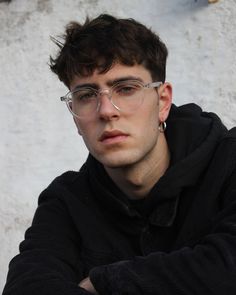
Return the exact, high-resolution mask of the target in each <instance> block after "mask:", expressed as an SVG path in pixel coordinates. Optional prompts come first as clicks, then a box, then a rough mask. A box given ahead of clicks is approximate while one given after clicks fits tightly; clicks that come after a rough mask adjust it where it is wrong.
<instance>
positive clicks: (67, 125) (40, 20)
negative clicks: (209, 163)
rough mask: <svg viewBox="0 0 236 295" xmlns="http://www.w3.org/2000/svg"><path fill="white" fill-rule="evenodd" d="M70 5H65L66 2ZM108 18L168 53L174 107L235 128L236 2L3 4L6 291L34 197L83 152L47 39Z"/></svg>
mask: <svg viewBox="0 0 236 295" xmlns="http://www.w3.org/2000/svg"><path fill="white" fill-rule="evenodd" d="M65 3H66V4H65ZM103 12H108V13H111V14H114V15H117V16H120V17H133V18H136V19H137V20H139V21H141V22H143V23H145V24H146V25H147V26H149V27H152V28H153V30H155V31H157V32H159V34H160V36H161V38H162V39H163V40H164V41H165V42H166V43H167V45H168V47H169V52H170V55H169V60H168V72H167V80H168V81H171V82H172V83H173V86H174V101H175V103H176V104H182V103H186V102H196V103H199V104H200V105H201V106H202V107H203V108H204V109H206V110H209V111H215V112H217V113H218V114H219V115H220V116H221V117H222V119H223V121H224V122H225V123H226V125H227V126H228V127H231V126H233V125H236V117H235V113H236V57H235V56H236V55H235V48H236V35H235V32H236V2H235V0H227V1H223V0H221V1H219V2H218V3H216V4H208V2H207V0H149V1H146V0H140V1H138V0H132V1H125V0H113V1H109V0H100V1H97V0H87V1H85V0H84V1H83V0H81V1H78V0H67V1H64V0H12V1H11V2H10V3H9V4H7V3H0V136H1V144H0V167H1V177H0V240H1V251H0V265H1V267H0V290H1V289H2V287H3V284H4V282H5V278H6V272H7V265H8V262H9V260H10V258H11V257H12V256H14V255H15V254H16V253H17V252H18V244H19V242H20V241H21V240H22V239H23V234H24V231H25V230H26V228H27V227H28V226H29V225H30V222H31V219H32V215H33V212H34V210H35V208H36V205H37V198H38V195H39V193H40V191H42V189H44V188H45V187H46V186H47V185H48V184H49V182H50V181H51V180H52V179H53V178H54V177H55V176H57V175H58V174H61V173H62V172H64V171H65V170H69V169H70V170H74V169H75V170H78V168H79V167H80V166H81V164H82V162H83V161H84V160H85V158H86V155H87V152H86V149H85V148H84V146H83V144H82V141H81V139H80V138H79V137H78V136H77V133H76V130H75V128H74V126H73V122H72V118H71V116H70V114H69V113H68V112H67V110H66V108H65V106H64V105H63V104H62V103H61V102H59V99H58V97H59V96H60V95H61V94H64V93H65V92H66V88H65V87H64V86H63V85H62V84H60V82H58V81H57V79H56V77H55V76H54V75H53V74H52V73H50V71H49V67H48V65H47V62H48V58H49V55H50V54H52V53H53V52H54V53H55V50H56V48H55V46H54V45H53V44H52V42H51V41H50V40H49V36H50V35H53V36H57V35H59V34H61V33H62V32H63V29H64V26H65V25H66V23H67V22H68V21H70V20H79V21H82V20H84V19H85V16H86V15H87V14H89V15H90V16H96V15H98V14H99V13H103Z"/></svg>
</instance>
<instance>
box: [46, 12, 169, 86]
mask: <svg viewBox="0 0 236 295" xmlns="http://www.w3.org/2000/svg"><path fill="white" fill-rule="evenodd" d="M63 40H64V42H63V43H61V42H60V41H59V40H56V39H54V38H53V41H54V42H55V43H56V44H57V45H58V47H59V52H58V55H57V56H56V58H52V57H50V68H51V70H52V71H53V72H54V73H56V74H57V75H58V77H59V79H60V80H61V81H63V82H64V83H65V85H66V86H67V87H69V85H70V83H71V81H72V79H73V78H74V76H75V75H81V76H88V75H91V74H92V73H93V72H94V70H95V69H97V70H99V72H100V73H105V72H107V71H108V70H109V69H110V68H111V67H112V65H114V63H116V62H119V63H121V64H124V65H128V66H132V65H135V64H142V65H143V66H144V67H145V68H146V69H147V70H149V71H150V73H151V76H152V79H153V80H158V81H162V82H164V81H165V75H166V58H167V55H168V51H167V48H166V46H165V44H164V43H163V42H162V41H161V40H160V38H159V37H158V36H157V35H156V34H154V33H153V32H152V31H151V30H150V29H148V28H147V27H145V26H144V25H142V24H140V23H139V22H137V21H135V20H133V19H117V18H115V17H113V16H111V15H107V14H102V15H100V16H98V17H97V18H95V19H93V20H90V19H89V18H87V19H86V21H85V23H84V24H82V25H81V24H79V23H77V22H71V23H69V24H68V25H67V27H66V32H65V35H64V36H63Z"/></svg>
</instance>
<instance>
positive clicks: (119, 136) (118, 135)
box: [99, 130, 128, 143]
mask: <svg viewBox="0 0 236 295" xmlns="http://www.w3.org/2000/svg"><path fill="white" fill-rule="evenodd" d="M127 136H128V134H126V133H124V132H122V131H120V130H111V131H104V132H103V133H102V135H101V136H100V138H99V141H101V142H103V143H115V142H119V141H122V140H124V139H125V138H126V137H127Z"/></svg>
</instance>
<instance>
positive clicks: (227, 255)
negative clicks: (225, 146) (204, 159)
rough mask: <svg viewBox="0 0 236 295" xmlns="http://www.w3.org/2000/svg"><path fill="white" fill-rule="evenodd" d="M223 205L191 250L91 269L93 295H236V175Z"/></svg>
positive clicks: (158, 254) (235, 174)
mask: <svg viewBox="0 0 236 295" xmlns="http://www.w3.org/2000/svg"><path fill="white" fill-rule="evenodd" d="M222 200H223V201H222V202H223V209H222V210H221V211H220V213H218V215H217V216H216V219H215V223H214V224H215V225H214V228H213V230H212V231H211V232H210V233H209V234H207V235H205V236H204V237H203V238H202V239H201V240H200V241H199V242H198V244H196V245H195V246H194V247H184V248H182V249H179V250H177V251H174V252H170V253H168V254H167V253H163V252H155V253H151V254H149V255H147V256H145V257H135V258H134V259H132V260H126V261H120V262H117V263H113V264H110V265H105V266H100V267H96V268H94V269H92V270H91V271H90V279H91V281H92V283H93V284H94V286H95V288H96V290H98V292H99V293H100V294H103V295H107V294H109V295H112V294H120V295H122V294H130V295H131V294H135V295H139V294H140V295H141V294H155V295H159V294H160V295H163V294H165V295H173V294H181V295H195V294H209V295H210V294H212V295H218V294H219V295H222V294H227V295H234V294H236V283H235V282H236V171H235V172H234V173H233V174H232V176H231V178H230V181H229V182H228V185H227V190H226V191H225V193H224V194H223V198H222ZM199 214H201V212H199Z"/></svg>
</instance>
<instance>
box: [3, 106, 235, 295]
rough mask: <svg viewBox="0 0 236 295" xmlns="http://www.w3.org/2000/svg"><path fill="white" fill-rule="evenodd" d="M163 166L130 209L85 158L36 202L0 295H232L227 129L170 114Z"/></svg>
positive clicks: (194, 115)
mask: <svg viewBox="0 0 236 295" xmlns="http://www.w3.org/2000/svg"><path fill="white" fill-rule="evenodd" d="M166 138H167V142H168V146H169V149H170V152H171V165H170V167H169V168H168V170H167V171H166V173H165V174H164V175H163V177H162V178H161V179H160V180H159V181H158V182H157V183H156V185H155V186H154V187H153V189H152V190H151V192H150V193H149V195H148V196H147V197H146V198H145V199H144V200H141V201H131V200H130V199H128V198H127V197H126V196H125V195H124V194H123V193H122V192H121V191H120V190H119V188H118V187H117V186H116V185H115V184H114V183H113V182H112V180H111V179H110V178H109V177H108V175H107V174H106V172H105V170H104V168H103V166H102V165H101V164H100V163H98V162H97V161H96V160H95V159H94V158H93V157H92V156H91V155H90V156H89V157H88V160H87V161H86V163H85V164H84V165H83V167H82V168H81V170H80V172H67V173H65V174H63V175H62V176H60V177H58V178H57V179H56V180H54V182H53V183H52V184H51V185H50V186H49V187H48V188H47V189H46V190H45V191H44V192H43V193H42V194H41V196H40V198H39V207H38V209H37V211H36V213H35V216H34V220H33V224H32V227H31V228H30V229H28V231H27V232H26V236H25V240H24V241H23V242H22V243H21V246H20V254H19V255H18V256H17V257H15V258H14V259H13V260H12V262H11V264H10V270H9V274H8V280H7V284H6V287H5V290H4V292H3V295H18V294H19V295H20V294H24V295H28V294H32V293H34V294H35V295H38V294H40V295H44V294H45V295H46V294H59V295H60V294H68V295H70V294H71V295H72V294H78V295H79V294H90V293H88V292H87V291H85V290H83V289H81V288H79V287H78V283H79V282H80V281H81V280H82V279H83V278H84V277H86V276H88V275H89V276H90V279H91V281H92V283H93V284H94V286H95V288H96V290H97V291H98V293H99V294H100V295H106V294H109V295H111V294H135V295H138V294H145V295H147V294H155V295H159V294H161V295H163V294H165V295H173V294H186V295H193V294H214V295H216V294H221V295H222V294H227V295H231V294H232V295H233V294H236V283H235V273H236V267H235V259H236V169H235V167H236V129H232V130H231V131H227V130H226V128H225V127H224V126H223V124H222V123H221V121H220V119H219V118H218V117H217V116H216V115H215V114H213V113H205V112H202V110H201V109H200V108H199V107H198V106H196V105H194V104H190V105H185V106H182V107H176V106H174V105H173V106H172V108H171V112H170V116H169V118H168V121H167V130H166Z"/></svg>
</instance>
